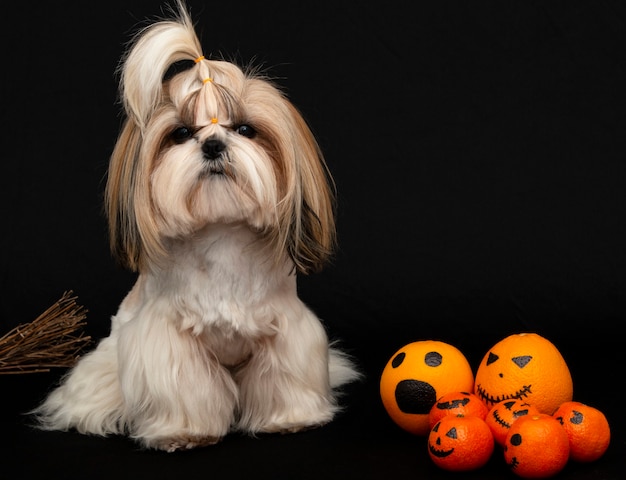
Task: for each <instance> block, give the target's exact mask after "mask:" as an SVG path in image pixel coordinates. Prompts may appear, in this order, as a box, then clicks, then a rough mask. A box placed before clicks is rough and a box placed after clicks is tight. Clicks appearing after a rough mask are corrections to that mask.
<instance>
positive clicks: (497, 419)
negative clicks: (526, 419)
mask: <svg viewBox="0 0 626 480" xmlns="http://www.w3.org/2000/svg"><path fill="white" fill-rule="evenodd" d="M538 413H539V409H537V407H535V406H533V405H530V404H529V403H526V402H525V401H523V400H504V401H502V402H499V403H496V404H495V405H494V406H493V407H491V410H489V412H488V413H487V416H486V417H485V422H486V423H487V425H489V428H490V429H491V433H493V437H494V439H495V440H496V442H497V443H498V445H504V441H505V439H506V435H507V433H509V429H510V428H511V425H512V424H513V422H515V421H516V420H517V419H518V418H520V417H523V416H524V415H528V414H531V415H536V414H538Z"/></svg>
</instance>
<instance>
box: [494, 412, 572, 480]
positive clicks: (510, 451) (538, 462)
mask: <svg viewBox="0 0 626 480" xmlns="http://www.w3.org/2000/svg"><path fill="white" fill-rule="evenodd" d="M503 448H504V460H505V462H506V463H507V465H508V466H509V467H510V468H511V470H512V471H513V472H514V473H516V474H517V475H518V476H520V477H523V478H547V477H551V476H552V475H554V474H556V473H557V472H559V471H560V470H562V469H563V467H564V466H565V464H566V463H567V461H568V459H569V439H568V437H567V433H566V432H565V429H564V428H563V427H562V426H561V424H560V423H559V421H558V420H556V419H555V418H553V417H552V416H551V415H547V414H545V413H539V414H537V415H524V416H522V417H520V418H519V419H517V420H516V421H515V423H513V425H511V428H510V429H509V433H508V434H507V436H506V439H505V441H504V447H503Z"/></svg>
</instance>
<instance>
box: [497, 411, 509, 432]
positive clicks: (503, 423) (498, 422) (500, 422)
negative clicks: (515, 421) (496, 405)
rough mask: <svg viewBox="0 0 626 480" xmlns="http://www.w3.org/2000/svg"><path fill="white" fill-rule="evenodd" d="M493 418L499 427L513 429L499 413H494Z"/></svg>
mask: <svg viewBox="0 0 626 480" xmlns="http://www.w3.org/2000/svg"><path fill="white" fill-rule="evenodd" d="M493 418H494V419H495V420H496V423H497V424H498V425H501V426H503V427H504V428H511V424H510V423H509V422H507V421H506V420H504V419H503V418H502V417H501V416H500V415H498V411H497V410H496V411H494V412H493Z"/></svg>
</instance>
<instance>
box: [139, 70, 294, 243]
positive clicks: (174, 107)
mask: <svg viewBox="0 0 626 480" xmlns="http://www.w3.org/2000/svg"><path fill="white" fill-rule="evenodd" d="M202 62H206V65H203V66H202V70H203V71H205V72H206V73H205V74H203V75H207V77H206V79H204V83H201V81H202V79H200V78H199V77H198V74H197V72H196V71H195V70H199V69H200V67H195V68H192V71H187V72H184V73H180V74H178V75H176V76H175V77H173V78H172V79H171V80H170V81H169V82H167V84H166V85H164V90H165V91H164V95H165V98H167V101H165V102H163V104H162V105H161V107H160V108H159V110H158V112H156V113H155V114H154V115H152V116H151V117H150V119H149V121H148V123H147V125H146V135H145V140H144V142H145V144H146V145H147V146H149V147H148V150H147V151H146V153H145V158H144V159H143V161H144V162H145V167H146V168H147V170H148V172H147V173H148V175H149V176H150V181H149V182H150V184H149V188H150V192H151V197H152V198H151V200H152V203H153V209H154V212H153V214H154V220H155V221H156V222H157V228H158V229H159V231H160V233H161V234H162V235H165V236H172V237H173V236H180V235H188V234H190V233H192V232H194V231H197V230H198V229H200V228H202V227H204V226H205V225H206V224H210V223H232V222H240V221H245V222H247V223H248V224H250V225H251V226H253V227H255V228H258V229H263V228H268V227H271V226H276V225H278V223H279V222H280V219H279V211H278V203H279V200H280V199H282V198H285V196H286V195H287V194H288V193H289V192H287V191H286V189H287V188H290V187H291V188H293V185H289V182H288V181H287V175H288V174H289V172H287V169H289V167H290V166H289V165H288V164H286V162H285V161H284V159H285V158H286V155H287V154H286V153H285V152H282V151H281V149H284V148H285V147H286V146H281V142H288V143H289V144H293V142H294V138H295V136H294V135H293V132H288V131H285V130H288V129H289V128H292V127H291V126H290V124H291V122H292V119H290V118H289V115H290V111H289V106H288V104H287V103H286V101H285V99H284V98H283V97H282V96H281V95H280V94H279V93H278V92H277V91H276V90H275V89H274V88H273V87H270V86H269V85H268V84H267V83H265V82H263V81H261V80H258V79H250V78H247V77H246V76H245V75H244V74H243V72H242V71H241V70H240V69H239V68H238V67H236V66H235V65H233V64H230V63H227V62H217V61H208V60H202ZM299 141H302V139H299ZM291 146H292V148H298V149H301V148H302V146H296V145H291ZM305 148H306V145H305Z"/></svg>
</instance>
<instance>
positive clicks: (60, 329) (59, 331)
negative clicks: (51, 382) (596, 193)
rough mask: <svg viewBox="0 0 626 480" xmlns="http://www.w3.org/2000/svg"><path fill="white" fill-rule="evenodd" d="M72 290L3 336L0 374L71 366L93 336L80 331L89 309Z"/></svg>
mask: <svg viewBox="0 0 626 480" xmlns="http://www.w3.org/2000/svg"><path fill="white" fill-rule="evenodd" d="M72 293H73V292H72V291H68V292H65V293H64V294H63V296H62V297H61V299H60V300H58V301H57V302H56V303H55V304H54V305H52V306H51V307H50V308H48V309H47V310H46V311H45V312H43V313H42V314H41V315H39V317H37V318H36V319H35V320H33V321H32V322H30V323H25V324H22V325H18V326H17V327H15V328H14V329H12V330H11V331H9V332H8V333H7V334H6V335H4V336H3V337H1V338H0V374H17V373H37V372H48V371H50V369H51V368H53V367H70V366H72V365H74V363H75V362H76V360H77V359H78V357H79V355H80V352H81V351H82V350H83V348H85V347H86V346H87V345H88V344H89V343H90V342H91V337H89V336H87V335H85V334H84V333H83V332H82V331H81V330H82V327H83V326H84V325H85V322H84V321H83V320H84V319H85V317H86V312H87V310H85V309H84V308H83V307H82V306H80V305H77V304H76V297H74V296H72Z"/></svg>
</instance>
